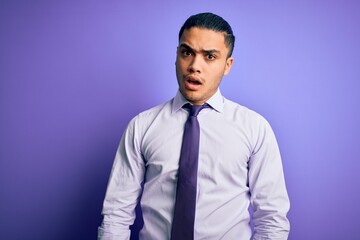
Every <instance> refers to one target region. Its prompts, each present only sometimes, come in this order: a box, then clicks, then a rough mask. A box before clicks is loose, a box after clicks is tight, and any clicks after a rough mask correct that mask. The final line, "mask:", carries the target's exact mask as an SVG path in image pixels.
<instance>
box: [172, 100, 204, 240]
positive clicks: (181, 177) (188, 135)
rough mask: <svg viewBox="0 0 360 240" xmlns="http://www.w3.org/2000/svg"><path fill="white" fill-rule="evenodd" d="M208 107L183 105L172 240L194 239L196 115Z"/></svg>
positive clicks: (196, 148)
mask: <svg viewBox="0 0 360 240" xmlns="http://www.w3.org/2000/svg"><path fill="white" fill-rule="evenodd" d="M208 106H209V105H207V104H204V105H190V104H186V105H184V108H189V109H190V113H189V118H188V120H187V121H186V124H185V130H184V136H183V142H182V147H181V155H180V161H179V170H178V182H177V189H176V201H175V210H174V217H173V223H172V229H171V239H172V240H192V239H194V222H195V206H196V183H197V171H198V157H199V141H200V127H199V122H198V120H197V115H198V113H199V112H200V111H201V110H202V109H203V108H205V107H208Z"/></svg>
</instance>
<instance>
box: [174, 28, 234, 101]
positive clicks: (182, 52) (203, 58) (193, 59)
mask: <svg viewBox="0 0 360 240" xmlns="http://www.w3.org/2000/svg"><path fill="white" fill-rule="evenodd" d="M224 34H225V33H222V32H215V31H213V30H209V29H201V28H197V27H193V28H190V29H187V30H185V31H184V32H183V34H182V36H181V39H180V41H179V46H178V48H177V55H176V77H177V81H178V84H179V89H180V92H181V93H182V94H183V95H184V97H185V98H186V99H187V100H188V101H190V102H191V103H193V104H195V105H201V104H203V103H205V102H206V101H207V100H208V99H209V98H211V97H212V95H214V94H215V92H216V90H217V88H218V86H219V85H220V82H221V79H222V77H223V76H224V75H227V74H228V73H229V71H230V68H231V65H232V63H233V58H232V57H229V58H227V55H228V51H229V49H228V48H227V47H226V45H225V35H224Z"/></svg>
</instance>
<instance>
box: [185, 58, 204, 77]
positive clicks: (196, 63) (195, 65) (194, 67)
mask: <svg viewBox="0 0 360 240" xmlns="http://www.w3.org/2000/svg"><path fill="white" fill-rule="evenodd" d="M200 69H201V58H200V57H199V56H194V58H193V59H192V61H191V62H190V65H189V67H188V71H189V72H190V73H200V72H201V71H200Z"/></svg>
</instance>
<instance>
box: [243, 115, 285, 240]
mask: <svg viewBox="0 0 360 240" xmlns="http://www.w3.org/2000/svg"><path fill="white" fill-rule="evenodd" d="M258 126H260V129H259V131H258V134H257V136H255V138H254V139H255V146H254V152H253V154H252V156H251V158H250V161H249V187H250V192H251V199H250V201H251V205H252V208H253V223H254V235H253V238H252V239H253V240H260V239H261V240H263V239H271V240H275V239H281V240H286V239H287V238H288V234H289V230H290V224H289V221H288V219H287V217H286V215H287V212H288V211H289V207H290V202H289V198H288V194H287V191H286V186H285V180H284V174H283V167H282V163H281V156H280V152H279V148H278V145H277V142H276V139H275V136H274V133H273V131H272V129H271V127H270V125H269V124H268V122H266V120H264V119H262V118H261V119H260V123H259V125H258Z"/></svg>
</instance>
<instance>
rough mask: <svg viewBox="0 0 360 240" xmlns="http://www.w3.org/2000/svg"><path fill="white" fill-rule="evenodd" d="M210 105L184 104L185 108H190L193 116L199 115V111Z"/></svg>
mask: <svg viewBox="0 0 360 240" xmlns="http://www.w3.org/2000/svg"><path fill="white" fill-rule="evenodd" d="M207 107H209V105H208V104H207V103H205V104H203V105H191V104H190V103H187V104H185V105H184V108H188V109H189V110H190V115H189V116H191V117H197V115H198V114H199V112H200V111H201V110H202V109H204V108H207Z"/></svg>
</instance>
